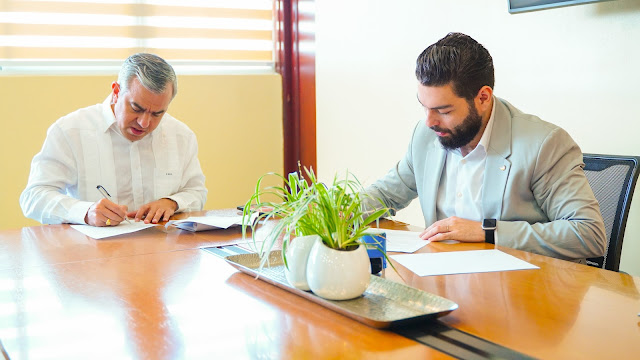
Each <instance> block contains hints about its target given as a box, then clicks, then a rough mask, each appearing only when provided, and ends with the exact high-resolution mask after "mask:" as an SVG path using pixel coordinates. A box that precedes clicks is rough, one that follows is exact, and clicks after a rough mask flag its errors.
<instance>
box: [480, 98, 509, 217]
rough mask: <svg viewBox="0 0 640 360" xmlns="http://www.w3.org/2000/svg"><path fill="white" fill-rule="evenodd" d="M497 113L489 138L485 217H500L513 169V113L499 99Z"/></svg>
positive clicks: (483, 196)
mask: <svg viewBox="0 0 640 360" xmlns="http://www.w3.org/2000/svg"><path fill="white" fill-rule="evenodd" d="M494 101H496V114H495V116H494V118H493V121H494V124H493V129H492V131H491V139H490V140H489V149H488V151H487V161H486V164H485V170H484V182H483V184H482V208H483V213H484V218H485V219H500V217H501V216H500V215H501V214H502V204H503V198H504V196H505V193H504V192H505V188H506V185H507V178H508V177H509V171H510V170H511V162H510V161H509V160H508V158H509V156H510V155H511V115H510V113H509V110H508V109H507V107H506V106H505V105H504V104H503V103H502V102H501V101H500V100H499V99H498V98H494Z"/></svg>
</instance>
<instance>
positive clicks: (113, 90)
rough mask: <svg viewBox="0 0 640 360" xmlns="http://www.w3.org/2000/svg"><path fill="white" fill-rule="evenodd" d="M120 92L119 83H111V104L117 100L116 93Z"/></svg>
mask: <svg viewBox="0 0 640 360" xmlns="http://www.w3.org/2000/svg"><path fill="white" fill-rule="evenodd" d="M119 94H120V84H118V83H117V82H116V81H114V82H112V83H111V105H113V104H115V103H116V102H118V95H119Z"/></svg>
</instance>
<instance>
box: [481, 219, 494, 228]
mask: <svg viewBox="0 0 640 360" xmlns="http://www.w3.org/2000/svg"><path fill="white" fill-rule="evenodd" d="M495 227H496V219H484V220H483V221H482V228H483V229H494V228H495Z"/></svg>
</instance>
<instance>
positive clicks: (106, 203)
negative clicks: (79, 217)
mask: <svg viewBox="0 0 640 360" xmlns="http://www.w3.org/2000/svg"><path fill="white" fill-rule="evenodd" d="M126 216H127V206H126V205H118V204H116V203H114V202H113V201H110V200H108V199H100V201H98V202H95V203H93V205H91V207H90V208H89V211H87V214H86V215H85V216H84V222H85V223H87V224H88V225H92V226H115V225H118V224H120V223H121V222H123V221H124V219H125V218H126Z"/></svg>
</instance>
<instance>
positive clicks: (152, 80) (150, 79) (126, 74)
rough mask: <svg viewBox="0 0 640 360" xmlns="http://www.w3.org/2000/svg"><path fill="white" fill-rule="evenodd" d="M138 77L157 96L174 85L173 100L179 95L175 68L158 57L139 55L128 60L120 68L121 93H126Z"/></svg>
mask: <svg viewBox="0 0 640 360" xmlns="http://www.w3.org/2000/svg"><path fill="white" fill-rule="evenodd" d="M134 76H135V77H137V78H138V80H139V81H140V83H141V84H142V86H144V87H145V88H146V89H147V90H149V91H151V92H154V93H156V94H161V93H163V92H164V91H165V89H166V88H167V86H168V85H170V84H171V85H173V86H172V87H173V94H172V96H171V98H172V99H173V98H174V97H175V96H176V94H177V93H178V79H177V78H176V73H175V71H173V67H171V65H169V63H167V62H166V61H165V60H164V59H162V58H161V57H159V56H157V55H153V54H147V53H138V54H133V55H131V56H129V57H128V58H127V60H125V61H124V63H123V64H122V68H120V73H119V74H118V84H119V85H120V91H122V92H126V91H127V89H128V88H129V84H130V83H131V80H132V79H133V77H134Z"/></svg>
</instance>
